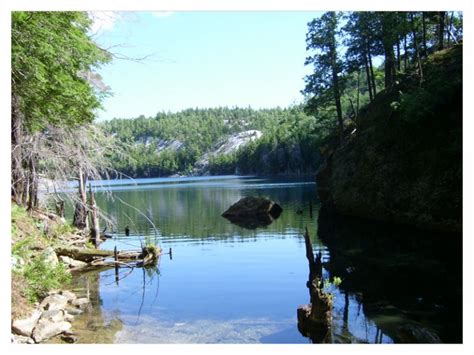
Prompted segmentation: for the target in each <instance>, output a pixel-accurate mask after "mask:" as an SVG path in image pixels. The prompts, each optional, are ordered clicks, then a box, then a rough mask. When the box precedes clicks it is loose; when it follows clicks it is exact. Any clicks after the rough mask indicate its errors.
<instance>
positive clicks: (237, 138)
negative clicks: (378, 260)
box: [100, 106, 329, 177]
mask: <svg viewBox="0 0 474 355" xmlns="http://www.w3.org/2000/svg"><path fill="white" fill-rule="evenodd" d="M100 125H101V126H102V127H103V128H104V130H105V131H106V133H108V134H111V135H114V136H115V138H116V139H118V140H119V141H120V142H121V143H122V144H123V145H125V146H126V150H127V156H125V157H122V156H119V155H118V154H116V155H114V156H112V158H111V159H112V165H113V168H114V169H115V170H117V171H119V172H121V173H123V174H125V175H128V176H131V177H158V176H169V175H174V174H182V175H190V174H192V175H204V174H235V173H237V174H262V175H278V174H289V173H291V174H293V175H298V174H310V173H314V172H315V171H316V169H317V167H318V165H319V162H320V156H319V154H317V153H316V154H315V151H317V149H316V147H318V146H319V145H320V144H321V142H322V141H323V140H324V139H325V138H326V137H327V135H328V132H329V131H328V128H329V127H328V126H326V125H324V124H321V123H318V122H317V120H316V118H315V117H314V116H309V115H307V114H305V113H304V112H303V109H302V107H297V106H296V107H292V108H284V109H282V108H274V109H261V110H254V109H251V108H227V107H223V108H210V109H187V110H184V111H181V112H177V113H158V114H157V115H156V116H155V117H144V116H140V117H137V118H134V119H113V120H111V121H107V122H104V123H101V124H100Z"/></svg>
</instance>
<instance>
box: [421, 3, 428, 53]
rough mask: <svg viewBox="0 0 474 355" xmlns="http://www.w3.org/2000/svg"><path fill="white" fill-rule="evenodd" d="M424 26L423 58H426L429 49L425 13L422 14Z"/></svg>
mask: <svg viewBox="0 0 474 355" xmlns="http://www.w3.org/2000/svg"><path fill="white" fill-rule="evenodd" d="M421 16H422V22H421V23H422V25H423V56H424V57H426V55H427V54H428V47H427V46H426V15H425V13H424V12H422V13H421Z"/></svg>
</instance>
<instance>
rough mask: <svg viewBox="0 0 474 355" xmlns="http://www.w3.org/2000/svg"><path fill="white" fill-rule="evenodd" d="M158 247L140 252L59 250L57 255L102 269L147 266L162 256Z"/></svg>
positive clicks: (147, 248) (145, 248)
mask: <svg viewBox="0 0 474 355" xmlns="http://www.w3.org/2000/svg"><path fill="white" fill-rule="evenodd" d="M160 251H161V250H160V249H159V248H156V247H144V248H143V249H142V250H139V251H135V250H132V251H121V252H115V253H114V250H99V249H79V248H57V249H56V254H57V255H63V256H68V257H70V258H72V259H74V260H80V261H84V262H86V263H88V265H87V266H92V267H102V266H110V267H115V266H116V265H118V266H119V267H122V266H131V265H132V266H147V265H153V264H156V262H157V261H158V257H159V256H160V255H162V254H161V253H160Z"/></svg>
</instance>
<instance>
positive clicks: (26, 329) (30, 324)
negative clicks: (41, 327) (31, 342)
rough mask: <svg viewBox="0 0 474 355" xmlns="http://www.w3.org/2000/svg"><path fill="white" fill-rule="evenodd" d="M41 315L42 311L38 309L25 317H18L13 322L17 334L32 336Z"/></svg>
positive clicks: (13, 328)
mask: <svg viewBox="0 0 474 355" xmlns="http://www.w3.org/2000/svg"><path fill="white" fill-rule="evenodd" d="M40 317H41V312H40V311H39V310H36V311H34V312H33V314H32V315H31V316H30V317H28V318H24V319H16V320H14V321H13V323H12V330H13V332H14V333H15V334H19V335H23V336H25V337H30V336H31V333H32V332H33V328H34V327H35V325H36V323H37V322H38V320H39V318H40Z"/></svg>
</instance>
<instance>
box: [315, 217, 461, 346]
mask: <svg viewBox="0 0 474 355" xmlns="http://www.w3.org/2000/svg"><path fill="white" fill-rule="evenodd" d="M318 230H319V234H318V236H319V238H320V239H321V241H322V242H323V243H324V244H325V245H326V246H327V247H328V249H329V253H330V259H329V260H327V262H326V263H325V268H326V269H327V270H328V272H329V274H330V275H334V276H338V277H341V278H342V279H343V282H342V284H341V285H340V287H339V290H337V295H338V297H339V298H342V297H343V298H344V302H343V306H342V319H339V320H338V321H336V326H337V327H338V328H339V329H340V331H339V330H338V332H340V333H341V335H342V334H343V333H349V329H352V330H354V329H356V330H359V331H358V333H359V334H360V327H357V326H356V324H355V323H354V321H351V320H350V318H349V314H350V313H351V312H354V311H355V312H357V314H360V313H361V312H363V314H365V316H366V317H367V318H368V319H369V320H370V321H372V322H373V323H374V325H375V327H376V332H375V335H373V334H372V336H370V338H369V335H368V334H366V335H365V338H366V340H367V341H370V342H374V343H381V342H391V341H394V342H422V343H427V342H432V341H435V340H436V339H437V338H438V337H439V338H440V339H441V341H443V342H447V343H459V342H462V237H461V235H460V234H446V233H434V232H422V231H418V230H413V229H412V228H407V227H401V226H387V225H386V224H381V223H375V222H372V221H370V222H369V221H361V220H358V219H354V218H346V217H340V216H336V215H333V214H330V213H329V211H327V210H325V209H321V210H320V213H319V219H318ZM448 280H449V281H448ZM339 303H341V302H339ZM339 312H341V311H339ZM366 326H367V325H366ZM358 328H359V329H358Z"/></svg>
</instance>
